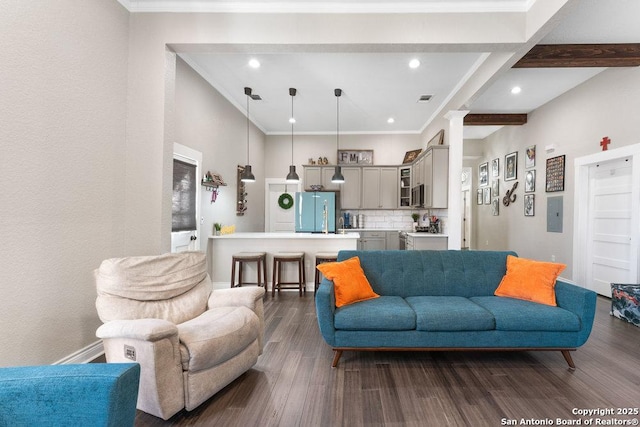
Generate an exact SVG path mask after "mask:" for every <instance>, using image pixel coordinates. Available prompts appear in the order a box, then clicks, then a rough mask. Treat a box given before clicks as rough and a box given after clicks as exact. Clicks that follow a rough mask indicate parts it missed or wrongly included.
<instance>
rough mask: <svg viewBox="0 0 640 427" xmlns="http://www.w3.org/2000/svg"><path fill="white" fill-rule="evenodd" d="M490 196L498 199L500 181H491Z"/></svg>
mask: <svg viewBox="0 0 640 427" xmlns="http://www.w3.org/2000/svg"><path fill="white" fill-rule="evenodd" d="M491 195H492V196H493V197H498V196H499V195H500V180H499V179H494V180H493V181H491Z"/></svg>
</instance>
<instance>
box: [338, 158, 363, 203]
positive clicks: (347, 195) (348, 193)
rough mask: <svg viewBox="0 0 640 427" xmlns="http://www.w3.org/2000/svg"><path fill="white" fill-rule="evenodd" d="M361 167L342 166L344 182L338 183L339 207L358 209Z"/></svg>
mask: <svg viewBox="0 0 640 427" xmlns="http://www.w3.org/2000/svg"><path fill="white" fill-rule="evenodd" d="M361 173H362V168H361V167H359V166H343V167H342V175H343V176H344V184H341V185H340V187H341V188H340V209H360V207H361V204H362V201H361V186H362V175H361Z"/></svg>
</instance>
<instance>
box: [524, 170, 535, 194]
mask: <svg viewBox="0 0 640 427" xmlns="http://www.w3.org/2000/svg"><path fill="white" fill-rule="evenodd" d="M534 191H536V170H535V169H532V170H530V171H526V172H525V173H524V192H525V193H533V192H534Z"/></svg>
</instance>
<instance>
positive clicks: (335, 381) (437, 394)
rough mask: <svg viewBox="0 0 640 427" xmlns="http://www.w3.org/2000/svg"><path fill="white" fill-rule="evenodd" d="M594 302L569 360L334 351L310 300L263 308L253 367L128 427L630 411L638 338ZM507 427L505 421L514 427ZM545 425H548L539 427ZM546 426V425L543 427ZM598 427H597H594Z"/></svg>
mask: <svg viewBox="0 0 640 427" xmlns="http://www.w3.org/2000/svg"><path fill="white" fill-rule="evenodd" d="M609 308H610V301H609V300H608V299H606V298H602V297H599V298H598V305H597V314H596V320H595V324H594V328H593V332H592V333H591V337H590V338H589V340H588V341H587V343H586V344H585V345H584V346H583V347H581V348H579V349H578V350H577V351H576V352H572V355H573V359H574V361H575V363H576V367H577V369H576V370H574V371H572V370H570V369H569V368H568V366H567V364H566V362H565V360H564V359H563V357H562V355H561V354H560V352H557V351H556V352H431V353H430V352H345V353H344V355H343V356H342V359H341V360H340V364H339V365H338V367H337V368H331V361H332V357H333V352H332V351H331V348H330V347H329V346H328V345H327V344H326V343H325V342H324V341H323V340H322V337H321V336H320V332H319V331H318V326H317V322H316V316H315V307H314V298H313V292H308V293H307V294H306V296H304V297H302V298H300V297H299V296H298V293H297V292H282V293H281V295H276V297H275V298H271V297H270V296H269V297H267V298H266V299H265V316H266V324H267V329H266V345H265V349H264V353H263V354H262V356H260V359H259V360H258V363H257V365H255V366H254V367H253V369H251V370H250V371H248V372H247V373H245V374H244V375H242V376H241V377H240V378H238V379H237V380H236V381H234V382H233V383H232V384H230V385H229V386H227V387H226V388H225V389H223V390H222V391H220V392H219V393H218V394H216V395H215V396H213V397H212V398H211V399H209V400H208V401H207V402H205V403H204V404H203V405H201V406H200V407H199V408H197V409H196V410H194V411H191V412H186V411H182V412H180V413H178V414H176V415H175V416H174V417H172V418H171V419H170V420H168V421H163V420H161V419H159V418H156V417H153V416H151V415H148V414H145V413H143V412H140V411H138V414H137V417H136V426H165V425H179V426H214V425H215V426H286V427H288V426H500V425H509V423H510V422H514V423H513V424H511V425H521V424H520V423H521V420H522V419H524V420H542V421H543V422H546V424H544V423H543V424H540V423H539V422H538V423H537V424H530V425H558V423H557V418H561V419H563V420H568V421H571V422H574V423H575V422H576V421H577V420H581V422H582V425H585V424H584V423H585V420H587V419H589V418H601V419H611V418H618V419H620V420H631V419H633V418H636V419H640V416H638V415H636V416H635V417H631V416H627V415H617V416H616V415H613V416H611V415H608V416H604V417H598V416H594V415H591V416H586V415H585V416H582V415H574V414H573V413H572V411H573V410H574V408H579V409H597V408H602V409H604V408H614V409H617V408H638V407H640V369H639V367H640V328H638V327H636V326H633V325H631V324H629V323H627V322H624V321H622V320H619V319H616V318H614V317H612V316H610V315H609ZM512 420H515V421H512ZM545 420H547V421H545ZM548 420H552V423H553V424H549V421H548ZM593 423H594V424H591V425H597V424H596V420H594V421H593Z"/></svg>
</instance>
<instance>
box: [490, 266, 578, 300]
mask: <svg viewBox="0 0 640 427" xmlns="http://www.w3.org/2000/svg"><path fill="white" fill-rule="evenodd" d="M565 267H566V265H565V264H558V263H555V262H542V261H533V260H530V259H524V258H518V257H515V256H512V255H507V274H505V275H504V277H503V278H502V281H501V282H500V285H499V286H498V289H496V291H495V295H496V296H499V297H510V298H517V299H522V300H526V301H533V302H538V303H540V304H546V305H553V306H555V305H557V304H556V291H555V286H556V279H557V278H558V275H559V274H560V273H561V272H562V270H564V269H565Z"/></svg>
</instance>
